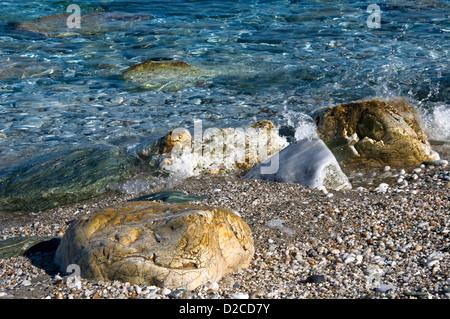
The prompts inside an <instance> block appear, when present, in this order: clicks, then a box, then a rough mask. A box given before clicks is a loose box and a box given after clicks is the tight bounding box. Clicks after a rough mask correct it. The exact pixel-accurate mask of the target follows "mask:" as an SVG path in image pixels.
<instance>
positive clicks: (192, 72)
mask: <svg viewBox="0 0 450 319" xmlns="http://www.w3.org/2000/svg"><path fill="white" fill-rule="evenodd" d="M210 77H211V74H210V73H208V72H207V71H205V70H203V69H201V68H198V67H195V66H192V65H189V64H187V63H186V62H182V61H145V62H142V63H139V64H136V65H134V66H132V67H130V68H128V69H127V70H125V72H124V73H123V78H124V79H125V80H126V81H130V82H133V83H135V84H136V85H138V86H139V87H142V88H145V89H150V90H161V91H167V92H172V91H178V90H181V89H183V88H186V87H191V86H194V85H200V84H204V83H205V81H206V80H207V79H208V78H210Z"/></svg>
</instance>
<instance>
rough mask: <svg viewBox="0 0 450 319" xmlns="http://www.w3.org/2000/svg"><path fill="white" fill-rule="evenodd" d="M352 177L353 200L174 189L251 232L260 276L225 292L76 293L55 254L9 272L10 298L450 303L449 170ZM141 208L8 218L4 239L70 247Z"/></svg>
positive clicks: (268, 188) (253, 272) (249, 275)
mask: <svg viewBox="0 0 450 319" xmlns="http://www.w3.org/2000/svg"><path fill="white" fill-rule="evenodd" d="M444 154H445V153H444ZM444 158H445V157H443V159H444ZM347 174H348V176H349V179H350V181H352V183H353V188H352V189H351V190H346V191H336V192H335V191H326V190H317V189H311V188H306V187H303V186H301V185H299V184H289V183H274V182H264V181H254V180H244V179H241V178H239V177H234V176H211V175H209V176H208V175H205V176H198V177H191V178H188V179H186V180H184V181H181V182H179V183H176V184H175V185H173V186H172V188H171V190H178V191H183V192H185V193H187V194H192V195H204V196H206V199H205V200H202V201H201V202H200V201H199V202H198V203H201V204H205V205H211V206H217V207H222V208H225V209H230V210H234V211H235V212H237V213H239V214H240V215H241V217H242V218H243V219H244V220H245V221H246V222H247V223H248V224H249V226H250V228H251V230H252V234H253V240H254V245H255V254H254V257H253V260H252V262H251V264H250V266H249V267H248V268H245V269H239V270H237V271H235V272H233V273H231V274H229V275H228V276H226V277H225V278H223V279H222V280H220V281H219V282H214V283H208V284H204V285H201V286H200V287H198V288H196V289H195V290H191V291H188V290H186V289H183V288H179V289H172V290H171V289H167V288H161V287H156V286H138V285H131V284H130V283H127V282H120V281H111V282H107V281H92V280H87V279H85V278H80V280H78V281H74V280H73V279H74V278H73V277H71V276H70V275H68V274H63V273H61V272H60V271H59V269H56V268H55V266H54V265H53V262H52V260H53V255H54V251H53V252H52V251H49V252H38V253H36V254H32V255H28V256H27V257H24V256H19V257H13V258H9V259H5V260H0V298H9V299H22V298H26V299H116V298H118V299H128V298H138V299H180V298H181V299H336V298H338V299H340V298H342V299H405V298H406V299H416V298H419V299H450V276H449V269H450V237H449V232H450V215H449V214H450V211H449V207H450V196H449V189H450V171H449V167H448V166H447V165H446V162H445V161H443V164H442V165H440V166H425V165H421V166H420V167H413V168H405V169H397V168H395V169H394V168H389V167H384V168H379V169H370V172H369V171H367V170H366V171H364V170H354V172H353V174H351V173H350V172H349V173H347ZM160 190H163V188H159V189H158V188H155V189H154V191H160ZM131 197H132V196H130V195H124V194H118V193H113V194H107V195H104V196H102V197H99V198H95V199H92V200H90V201H86V202H81V203H77V204H73V205H67V206H64V207H59V208H56V209H51V210H47V211H43V212H39V213H28V214H19V213H16V214H12V213H8V214H6V213H3V214H1V215H0V219H1V223H0V225H1V226H0V227H1V228H0V239H7V238H10V237H14V236H46V237H62V236H63V234H64V232H65V230H66V229H67V227H68V224H69V223H70V221H71V220H74V219H76V218H78V217H80V216H82V215H84V214H89V213H92V212H95V211H97V210H99V209H101V208H103V207H106V206H109V205H114V204H117V203H120V202H122V201H125V200H128V199H130V198H131ZM194 203H197V202H194Z"/></svg>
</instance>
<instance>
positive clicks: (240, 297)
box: [231, 292, 249, 299]
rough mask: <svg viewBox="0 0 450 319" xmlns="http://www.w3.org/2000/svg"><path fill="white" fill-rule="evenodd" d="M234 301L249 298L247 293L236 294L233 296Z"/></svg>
mask: <svg viewBox="0 0 450 319" xmlns="http://www.w3.org/2000/svg"><path fill="white" fill-rule="evenodd" d="M231 297H233V298H234V299H248V298H249V296H248V294H246V293H245V292H236V293H234V294H232V295H231Z"/></svg>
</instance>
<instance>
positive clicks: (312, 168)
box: [245, 138, 351, 190]
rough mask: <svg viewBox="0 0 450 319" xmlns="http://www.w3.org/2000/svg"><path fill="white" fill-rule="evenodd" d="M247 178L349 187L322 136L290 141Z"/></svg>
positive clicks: (305, 184) (331, 187)
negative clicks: (321, 138)
mask: <svg viewBox="0 0 450 319" xmlns="http://www.w3.org/2000/svg"><path fill="white" fill-rule="evenodd" d="M245 178H247V179H261V180H265V181H274V182H283V183H299V184H301V185H303V186H308V187H314V188H321V187H325V188H330V189H333V190H340V189H349V188H351V184H350V183H349V181H348V179H347V176H345V174H344V173H343V172H342V170H341V168H340V167H339V164H338V162H337V161H336V158H335V157H334V155H333V154H332V153H331V151H330V150H329V149H328V147H327V146H326V145H325V143H324V142H322V141H321V140H320V139H317V138H316V139H312V140H310V139H303V140H300V141H298V142H297V143H293V144H290V145H289V146H288V147H286V148H284V149H283V150H281V151H280V152H279V153H277V154H275V155H274V156H272V157H270V158H269V159H268V160H267V161H266V162H265V163H261V164H259V165H257V166H256V167H254V168H253V169H252V170H251V171H250V172H249V173H248V174H247V175H245Z"/></svg>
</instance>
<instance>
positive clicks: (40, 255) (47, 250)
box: [23, 237, 61, 277]
mask: <svg viewBox="0 0 450 319" xmlns="http://www.w3.org/2000/svg"><path fill="white" fill-rule="evenodd" d="M60 242H61V238H57V237H55V238H52V239H50V240H46V241H42V242H40V243H38V244H36V245H34V246H32V247H30V248H29V249H27V251H25V253H24V254H23V255H24V256H25V257H27V258H29V259H30V261H31V263H32V264H33V265H34V266H35V267H38V268H41V269H42V270H44V271H45V272H46V273H47V274H48V275H50V276H52V277H53V276H55V275H57V274H59V273H60V269H59V267H58V266H57V265H56V264H55V263H54V262H53V259H54V257H55V253H56V249H57V248H58V246H59V244H60Z"/></svg>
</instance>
